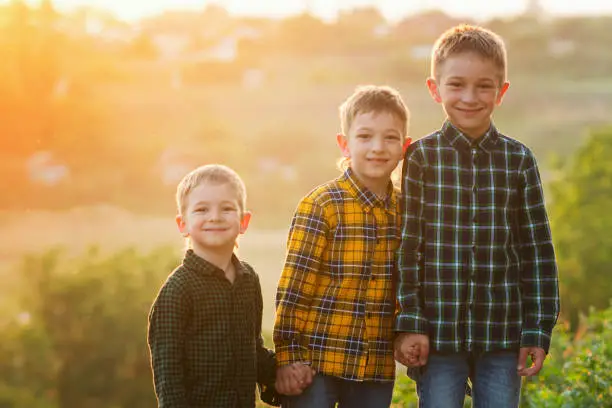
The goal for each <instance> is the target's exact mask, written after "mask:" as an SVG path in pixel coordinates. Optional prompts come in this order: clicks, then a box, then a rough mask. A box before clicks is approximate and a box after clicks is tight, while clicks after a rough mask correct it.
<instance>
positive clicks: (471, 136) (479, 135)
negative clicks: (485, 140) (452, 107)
mask: <svg viewBox="0 0 612 408" xmlns="http://www.w3.org/2000/svg"><path fill="white" fill-rule="evenodd" d="M449 121H450V120H449ZM450 123H451V124H452V125H453V127H454V128H455V129H457V130H458V131H460V132H461V133H462V134H463V135H465V137H467V138H468V139H470V141H472V142H473V141H475V140H478V139H481V138H482V137H484V135H486V134H487V132H488V131H489V129H491V121H489V122H488V123H487V125H486V127H485V126H483V128H484V130H483V131H482V132H476V134H475V133H474V132H468V131H466V130H464V129H461V128H460V127H459V126H457V125H455V124H454V123H453V122H452V121H450Z"/></svg>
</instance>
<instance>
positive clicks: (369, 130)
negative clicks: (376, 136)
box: [357, 126, 401, 133]
mask: <svg viewBox="0 0 612 408" xmlns="http://www.w3.org/2000/svg"><path fill="white" fill-rule="evenodd" d="M389 131H393V132H395V133H401V132H400V131H398V130H397V129H395V128H388V129H384V130H383V132H389ZM357 132H374V129H372V128H369V127H367V126H363V127H359V128H357Z"/></svg>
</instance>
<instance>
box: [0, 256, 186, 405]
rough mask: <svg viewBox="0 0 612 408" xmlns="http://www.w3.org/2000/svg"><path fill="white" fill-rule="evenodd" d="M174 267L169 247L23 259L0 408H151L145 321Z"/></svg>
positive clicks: (6, 322) (1, 321) (3, 343)
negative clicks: (140, 252)
mask: <svg viewBox="0 0 612 408" xmlns="http://www.w3.org/2000/svg"><path fill="white" fill-rule="evenodd" d="M177 262H178V257H177V256H176V254H175V253H173V251H171V250H169V249H164V248H161V249H159V250H156V251H154V252H152V253H150V254H148V255H141V254H138V253H137V252H136V251H134V250H132V249H126V250H124V251H121V252H118V253H116V254H114V255H111V256H102V255H101V254H100V253H99V251H98V250H97V249H96V248H91V250H90V251H89V252H88V253H86V254H84V255H82V256H81V257H79V258H76V259H74V258H69V257H67V256H66V255H65V254H64V253H63V252H62V251H59V250H51V251H49V252H47V253H44V254H42V255H38V256H35V255H32V256H28V257H26V258H25V259H24V261H23V263H22V265H21V268H20V270H19V271H17V272H19V276H21V277H23V280H22V282H21V289H20V291H19V293H18V295H17V296H16V299H15V302H16V303H17V306H18V310H20V311H19V312H18V313H17V315H13V316H7V315H2V316H0V333H1V334H0V336H1V339H0V407H3V408H4V407H6V408H12V407H14V408H31V407H40V408H55V407H57V408H77V407H91V408H96V407H100V408H108V407H125V408H128V407H130V408H132V407H134V408H138V407H143V408H144V407H151V406H153V405H155V398H154V395H153V393H152V388H151V387H152V380H151V373H150V369H149V361H148V351H147V345H146V319H147V313H148V310H149V308H150V305H151V302H152V300H153V298H154V297H155V294H156V292H157V290H158V288H159V287H160V285H161V283H162V282H163V280H164V279H165V277H166V276H167V274H168V273H169V271H171V270H172V269H173V268H174V267H175V266H176V265H177Z"/></svg>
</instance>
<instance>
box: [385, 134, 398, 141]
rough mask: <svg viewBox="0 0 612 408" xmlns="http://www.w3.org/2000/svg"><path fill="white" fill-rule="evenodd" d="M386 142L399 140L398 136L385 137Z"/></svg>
mask: <svg viewBox="0 0 612 408" xmlns="http://www.w3.org/2000/svg"><path fill="white" fill-rule="evenodd" d="M387 139H388V140H400V137H399V136H398V135H387Z"/></svg>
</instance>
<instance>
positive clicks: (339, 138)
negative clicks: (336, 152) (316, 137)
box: [336, 133, 351, 157]
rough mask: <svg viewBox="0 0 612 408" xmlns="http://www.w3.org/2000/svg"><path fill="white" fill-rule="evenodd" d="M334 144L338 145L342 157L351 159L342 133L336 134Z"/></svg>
mask: <svg viewBox="0 0 612 408" xmlns="http://www.w3.org/2000/svg"><path fill="white" fill-rule="evenodd" d="M336 142H337V143H338V147H339V148H340V151H341V152H342V155H343V156H344V157H351V152H350V151H349V148H348V139H347V137H346V136H344V135H343V134H342V133H338V134H337V135H336Z"/></svg>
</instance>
